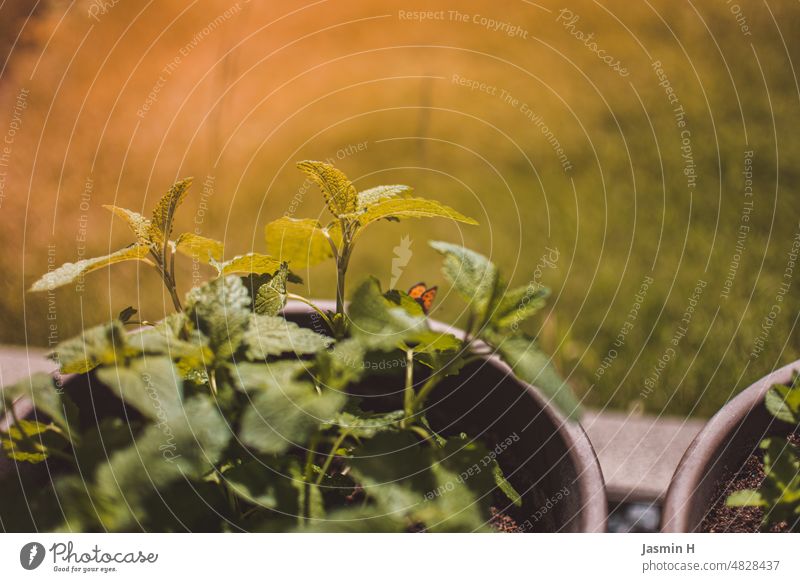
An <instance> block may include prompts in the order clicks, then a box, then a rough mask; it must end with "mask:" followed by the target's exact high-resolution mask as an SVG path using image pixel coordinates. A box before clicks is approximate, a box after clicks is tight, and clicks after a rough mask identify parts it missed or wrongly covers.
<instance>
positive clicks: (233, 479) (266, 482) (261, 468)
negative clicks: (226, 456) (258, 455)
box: [223, 458, 300, 515]
mask: <svg viewBox="0 0 800 582" xmlns="http://www.w3.org/2000/svg"><path fill="white" fill-rule="evenodd" d="M289 459H291V458H289ZM289 459H282V460H283V461H284V463H280V462H273V461H270V462H266V461H263V460H260V459H259V460H257V461H248V462H246V463H243V464H241V465H238V466H236V467H233V468H232V469H229V470H227V471H225V473H224V474H223V479H224V481H225V483H227V485H228V487H230V488H231V490H232V491H233V492H234V493H235V494H236V495H238V496H239V497H241V498H242V499H244V500H245V501H247V502H248V503H252V504H254V505H257V506H259V507H265V508H268V509H278V510H279V511H280V512H281V513H291V514H293V515H294V514H297V513H298V512H299V510H300V508H299V504H298V498H297V491H296V490H295V485H294V479H293V477H292V476H291V475H290V474H289V469H288V467H285V466H282V465H284V464H287V463H286V461H289ZM291 460H294V459H291Z"/></svg>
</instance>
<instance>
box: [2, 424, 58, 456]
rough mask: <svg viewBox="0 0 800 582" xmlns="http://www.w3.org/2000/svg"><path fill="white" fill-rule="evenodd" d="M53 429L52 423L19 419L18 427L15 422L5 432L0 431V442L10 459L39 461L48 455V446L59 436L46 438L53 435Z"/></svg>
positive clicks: (56, 440) (55, 441)
mask: <svg viewBox="0 0 800 582" xmlns="http://www.w3.org/2000/svg"><path fill="white" fill-rule="evenodd" d="M20 427H21V428H22V431H20ZM53 430H54V429H53V425H52V424H44V423H42V422H39V421H36V420H25V419H22V420H20V421H19V427H18V426H17V424H16V423H15V424H13V425H12V426H10V427H8V430H6V431H5V432H0V443H2V447H3V450H4V451H5V453H6V455H7V456H8V458H10V459H13V460H15V461H22V462H25V463H41V462H42V461H44V460H45V459H47V457H49V456H50V453H49V449H50V447H51V446H53V445H55V444H56V443H57V442H58V440H60V438H61V437H56V438H55V439H54V438H48V436H51V435H52V436H55V434H54V433H53ZM23 431H24V434H23Z"/></svg>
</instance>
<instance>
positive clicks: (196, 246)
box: [175, 232, 225, 263]
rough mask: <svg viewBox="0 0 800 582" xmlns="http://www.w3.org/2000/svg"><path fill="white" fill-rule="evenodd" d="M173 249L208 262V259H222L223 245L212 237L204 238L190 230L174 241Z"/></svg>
mask: <svg viewBox="0 0 800 582" xmlns="http://www.w3.org/2000/svg"><path fill="white" fill-rule="evenodd" d="M175 249H176V250H177V251H178V252H180V253H183V254H184V255H186V256H189V257H192V258H193V259H197V260H198V261H204V262H206V263H209V262H210V260H209V259H214V260H215V261H221V260H222V253H223V251H224V250H225V245H223V244H222V243H221V242H220V241H218V240H214V239H212V238H206V237H204V236H200V235H198V234H194V233H192V232H184V233H183V234H181V235H180V236H179V237H178V240H176V241H175Z"/></svg>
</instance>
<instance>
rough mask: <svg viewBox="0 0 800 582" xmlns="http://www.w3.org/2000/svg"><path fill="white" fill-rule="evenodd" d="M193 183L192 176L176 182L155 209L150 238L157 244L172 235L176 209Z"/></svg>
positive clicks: (151, 221) (160, 243)
mask: <svg viewBox="0 0 800 582" xmlns="http://www.w3.org/2000/svg"><path fill="white" fill-rule="evenodd" d="M191 185H192V178H184V179H183V180H180V181H178V182H175V183H174V184H173V185H172V187H171V188H170V189H169V191H167V193H166V194H164V196H162V197H161V200H159V201H158V204H156V207H155V209H154V210H153V218H152V219H151V220H150V232H149V238H148V240H150V241H151V242H152V243H154V244H156V245H162V244H164V240H166V239H169V238H170V237H171V236H172V221H173V219H174V218H175V211H176V210H177V209H178V206H180V205H181V203H182V202H183V201H184V199H185V198H186V195H187V194H188V193H189V187H190V186H191Z"/></svg>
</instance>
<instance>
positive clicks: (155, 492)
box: [93, 396, 231, 531]
mask: <svg viewBox="0 0 800 582" xmlns="http://www.w3.org/2000/svg"><path fill="white" fill-rule="evenodd" d="M230 436H231V431H230V429H229V427H228V425H227V423H226V422H225V420H224V419H223V418H222V416H221V415H220V413H219V412H218V411H217V407H216V405H215V404H213V403H212V402H211V401H210V400H209V399H208V398H206V397H201V396H195V397H193V398H191V399H190V400H188V401H186V403H185V405H184V409H183V410H182V411H181V413H180V414H179V415H177V416H175V417H169V418H167V419H166V420H164V421H163V422H159V423H158V424H155V423H154V424H150V425H148V426H147V427H146V428H145V429H144V430H143V431H142V432H141V433H140V434H139V435H137V437H136V440H135V443H134V444H133V445H131V446H130V447H127V448H125V449H123V450H121V451H118V452H115V453H114V454H112V455H111V457H110V459H109V461H108V462H107V463H104V464H103V465H101V466H100V467H99V468H98V470H97V475H96V479H95V485H94V487H93V489H94V490H95V491H96V495H97V498H96V500H95V502H96V503H97V504H98V505H99V509H100V510H101V512H100V513H101V518H102V522H103V526H104V527H105V528H106V529H108V530H113V531H118V530H124V529H126V528H129V527H130V524H132V523H135V522H136V521H137V520H138V518H137V513H139V514H140V513H141V511H142V508H143V506H145V505H146V504H147V503H148V502H149V501H150V500H152V499H153V498H157V496H159V495H160V491H162V490H163V488H164V487H165V486H166V485H168V484H169V483H173V482H176V481H178V480H182V479H185V478H187V477H188V478H192V479H198V478H201V477H202V476H203V475H204V474H205V473H207V472H208V471H209V470H210V469H211V468H212V467H213V465H214V464H215V463H217V462H218V461H219V459H220V456H221V454H222V451H223V450H224V448H225V446H226V445H227V443H228V441H229V439H230Z"/></svg>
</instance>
